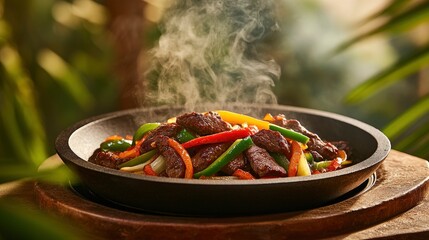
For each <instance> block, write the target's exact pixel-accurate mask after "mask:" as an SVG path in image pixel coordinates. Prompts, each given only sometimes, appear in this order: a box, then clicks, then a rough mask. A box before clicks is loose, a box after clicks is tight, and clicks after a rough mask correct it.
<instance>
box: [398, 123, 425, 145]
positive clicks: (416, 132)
mask: <svg viewBox="0 0 429 240" xmlns="http://www.w3.org/2000/svg"><path fill="white" fill-rule="evenodd" d="M420 125H421V126H419V127H417V128H414V129H413V131H412V132H411V133H410V134H408V135H407V136H406V137H404V138H402V139H401V140H400V141H398V142H397V143H396V144H394V148H395V149H396V150H399V151H404V152H406V151H413V150H415V149H416V147H417V146H420V145H421V143H422V141H423V140H424V139H425V138H427V137H428V136H429V123H428V122H425V123H423V124H420ZM397 138H399V137H397ZM391 140H393V141H395V140H396V139H391Z"/></svg>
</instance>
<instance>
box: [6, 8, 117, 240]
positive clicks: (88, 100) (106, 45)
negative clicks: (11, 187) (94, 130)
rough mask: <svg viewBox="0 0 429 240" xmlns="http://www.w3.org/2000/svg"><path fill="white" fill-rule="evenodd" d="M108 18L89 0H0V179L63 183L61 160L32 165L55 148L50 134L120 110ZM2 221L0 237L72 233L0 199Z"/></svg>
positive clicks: (61, 236) (60, 236)
mask: <svg viewBox="0 0 429 240" xmlns="http://www.w3.org/2000/svg"><path fill="white" fill-rule="evenodd" d="M107 21H108V14H107V11H106V10H105V8H104V7H103V5H101V4H99V3H97V2H94V1H90V0H76V1H62V0H43V1H39V0H20V1H16V0H0V104H1V108H0V139H1V143H0V169H1V170H0V183H4V182H8V181H12V180H15V179H25V178H29V177H31V178H37V179H43V180H45V181H50V182H57V183H60V182H65V181H68V179H69V178H70V177H71V175H70V172H69V171H68V169H67V168H66V167H65V166H62V167H60V168H58V169H54V170H52V169H49V170H44V171H38V167H39V165H40V164H41V163H42V162H43V161H44V160H45V159H47V158H48V157H49V156H51V155H53V154H54V153H55V149H54V141H55V138H56V136H57V135H58V134H59V132H60V131H62V130H63V129H64V128H65V127H67V126H69V125H71V124H72V123H74V122H76V121H78V120H81V119H83V118H86V117H89V116H92V115H95V114H99V113H103V112H108V111H114V110H117V109H118V95H119V93H118V90H117V89H118V87H117V80H116V79H115V77H114V74H113V71H112V70H111V69H113V67H112V59H113V51H112V43H111V41H110V36H109V34H108V31H107V29H106V24H107ZM16 204H17V203H14V204H13V205H16ZM0 219H2V221H1V224H0V225H1V227H0V238H7V239H9V238H11V237H16V238H18V239H75V238H76V237H75V234H74V235H69V234H68V233H69V231H68V230H67V228H65V227H64V226H61V224H60V222H58V221H53V220H50V219H49V218H47V217H46V216H43V215H42V214H40V213H38V212H37V211H36V210H29V209H27V208H23V207H19V205H18V206H12V205H11V202H8V201H5V200H1V199H0ZM22 226H26V230H25V231H22V230H21V229H22ZM17 228H19V229H17ZM35 233H37V234H35ZM71 236H74V237H71Z"/></svg>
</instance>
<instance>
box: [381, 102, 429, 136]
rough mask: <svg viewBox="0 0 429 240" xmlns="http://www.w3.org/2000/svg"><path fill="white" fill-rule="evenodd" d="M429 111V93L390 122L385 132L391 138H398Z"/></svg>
mask: <svg viewBox="0 0 429 240" xmlns="http://www.w3.org/2000/svg"><path fill="white" fill-rule="evenodd" d="M428 112H429V95H428V96H426V97H424V98H422V99H420V100H419V101H418V102H417V103H416V104H414V105H413V106H412V107H411V108H410V109H408V110H407V111H406V112H404V113H403V114H401V115H400V116H399V117H398V118H396V119H395V120H393V121H392V122H391V123H389V124H388V125H387V126H386V127H385V128H384V129H383V132H384V133H385V134H386V136H387V137H389V138H396V137H397V136H399V135H400V134H401V133H403V132H404V131H405V130H407V129H408V128H409V127H410V126H411V125H412V124H413V123H414V122H416V121H417V120H418V119H420V118H422V117H423V116H424V115H426V114H427V113H428Z"/></svg>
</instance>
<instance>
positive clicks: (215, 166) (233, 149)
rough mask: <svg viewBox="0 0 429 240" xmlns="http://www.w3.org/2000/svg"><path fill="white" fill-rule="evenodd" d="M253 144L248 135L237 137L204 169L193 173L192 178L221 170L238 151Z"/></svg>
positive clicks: (240, 151)
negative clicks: (242, 137) (241, 137)
mask: <svg viewBox="0 0 429 240" xmlns="http://www.w3.org/2000/svg"><path fill="white" fill-rule="evenodd" d="M252 145H253V141H252V139H251V138H250V137H246V138H244V139H237V140H235V141H234V143H233V144H232V145H231V146H230V147H229V148H228V149H227V150H226V151H225V152H224V153H222V155H220V156H219V157H218V158H217V159H216V160H215V161H214V162H212V163H211V164H210V165H209V166H208V167H206V168H205V169H204V170H202V171H199V172H197V173H195V174H194V178H200V177H202V176H211V175H213V174H215V173H216V172H218V171H219V170H221V169H222V168H223V167H224V166H225V165H226V164H228V163H229V162H231V161H232V160H234V159H235V158H236V157H237V156H238V155H240V153H242V152H243V151H245V150H247V149H248V148H250V147H251V146H252Z"/></svg>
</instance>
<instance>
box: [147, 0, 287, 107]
mask: <svg viewBox="0 0 429 240" xmlns="http://www.w3.org/2000/svg"><path fill="white" fill-rule="evenodd" d="M276 29H277V24H276V22H275V16H274V4H273V2H272V1H266V0H259V1H257V0H253V1H252V0H223V1H199V0H185V1H177V2H175V3H173V4H172V5H171V7H170V8H169V9H168V10H167V11H166V13H165V14H164V18H163V22H162V24H161V30H162V35H161V37H160V39H159V43H158V46H157V47H156V48H154V49H152V50H151V51H150V52H149V54H150V56H149V58H147V61H148V62H150V63H151V65H150V67H149V69H148V71H147V72H146V74H145V81H144V84H145V87H144V89H145V91H144V92H142V93H141V94H142V95H144V99H143V100H144V102H145V105H165V104H167V105H174V104H181V105H184V106H185V107H187V108H188V109H192V108H193V107H194V106H196V105H198V104H205V103H214V102H215V103H219V104H225V103H240V102H246V103H269V104H274V103H277V100H276V97H275V95H274V93H273V92H272V90H271V88H272V87H273V86H274V81H275V80H276V79H278V78H279V75H280V67H279V66H278V65H277V64H276V63H275V61H274V60H269V59H268V60H267V59H264V58H263V57H262V56H261V55H260V54H259V53H257V51H256V50H257V49H256V46H255V44H257V43H258V42H260V41H261V40H262V39H263V38H264V37H265V36H266V35H267V34H269V33H270V32H272V31H274V30H276Z"/></svg>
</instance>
